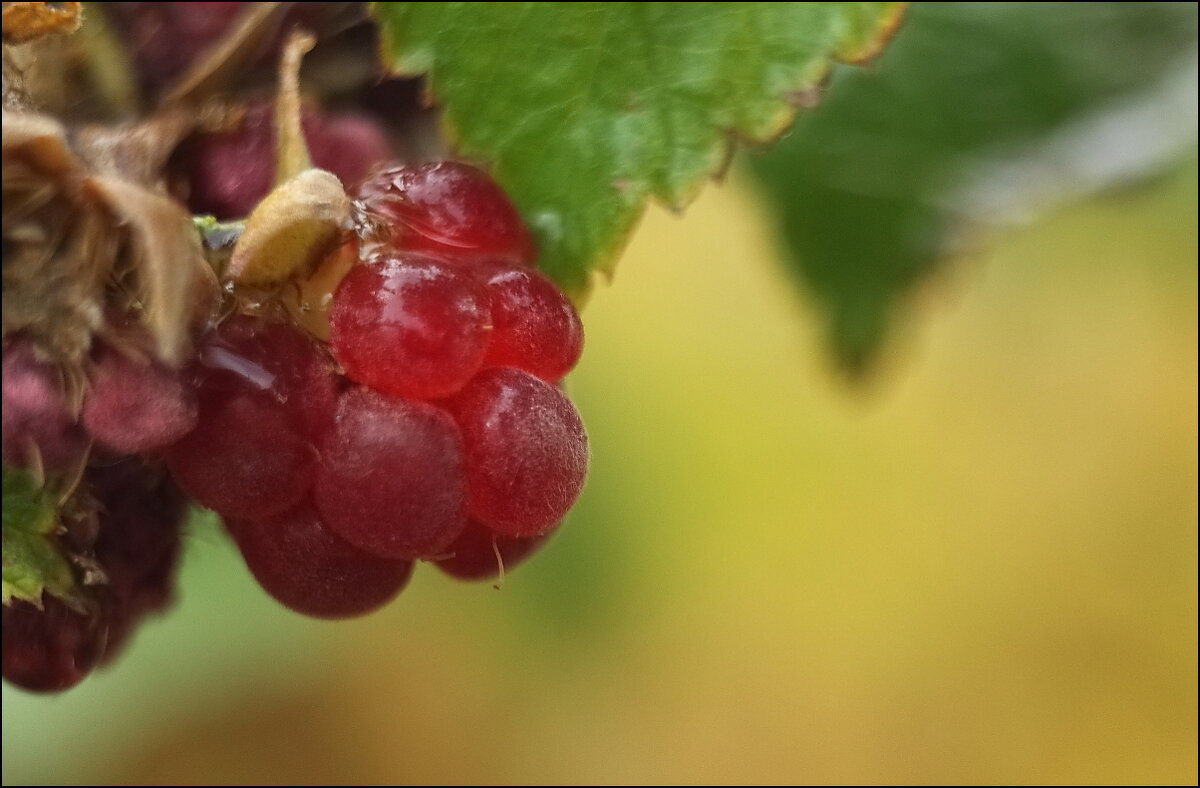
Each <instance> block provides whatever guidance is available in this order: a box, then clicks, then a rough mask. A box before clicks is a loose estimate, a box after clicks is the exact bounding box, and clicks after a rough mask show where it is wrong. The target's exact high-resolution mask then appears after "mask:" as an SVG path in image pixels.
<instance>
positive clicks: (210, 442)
mask: <svg viewBox="0 0 1200 788" xmlns="http://www.w3.org/2000/svg"><path fill="white" fill-rule="evenodd" d="M316 459H317V451H316V449H315V447H314V446H313V444H312V442H311V441H310V440H309V438H308V437H307V436H306V435H305V434H304V433H303V432H302V431H301V430H300V429H298V428H297V427H296V424H295V422H294V421H293V420H292V419H290V418H289V417H288V414H287V413H286V412H284V411H283V410H282V409H281V408H280V407H279V405H278V403H276V402H274V401H272V400H271V399H269V398H268V397H267V396H266V395H265V394H263V393H262V392H247V393H241V394H233V395H230V396H217V395H213V396H209V397H202V399H201V402H200V415H199V419H198V421H197V424H196V429H194V430H192V432H191V433H189V434H188V435H187V436H185V437H184V438H183V439H182V440H180V441H179V442H178V443H176V444H175V445H174V446H172V447H171V448H170V449H169V450H168V452H167V465H168V467H169V468H170V469H171V473H172V475H173V476H174V477H175V480H176V481H177V482H178V483H179V486H180V487H182V488H183V489H184V491H185V492H187V493H188V494H189V495H191V496H192V497H193V498H195V499H196V500H197V501H198V502H200V503H201V504H203V505H204V506H207V507H208V508H210V509H214V510H216V511H217V512H219V513H220V514H222V515H225V516H226V517H238V518H244V519H248V520H260V519H263V518H266V517H271V516H273V515H276V514H279V513H281V512H283V511H286V510H287V509H290V508H291V507H293V506H295V505H296V504H297V503H299V502H300V500H301V499H302V498H303V497H304V496H305V495H306V494H307V493H308V490H309V488H310V487H311V485H312V479H313V473H314V469H315V466H316Z"/></svg>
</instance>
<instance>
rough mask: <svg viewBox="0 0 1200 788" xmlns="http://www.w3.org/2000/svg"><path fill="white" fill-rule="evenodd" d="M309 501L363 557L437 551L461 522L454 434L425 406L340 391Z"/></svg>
mask: <svg viewBox="0 0 1200 788" xmlns="http://www.w3.org/2000/svg"><path fill="white" fill-rule="evenodd" d="M315 501H316V504H317V509H318V511H320V513H321V516H322V518H323V519H324V520H325V522H326V523H328V525H329V527H330V528H331V529H333V530H334V531H335V532H336V533H337V534H338V535H339V536H341V537H342V538H343V539H345V540H346V541H347V542H349V543H350V544H352V545H354V546H355V547H358V548H360V549H362V550H366V551H367V552H369V553H372V554H374V555H377V556H381V557H383V558H403V559H415V558H428V557H431V556H436V555H440V554H442V553H444V552H445V550H446V548H447V547H449V545H450V543H451V542H453V541H454V539H455V537H457V536H458V535H459V534H460V533H461V532H462V529H463V527H464V525H465V524H466V513H465V510H466V493H465V490H464V487H463V457H462V438H461V437H460V436H459V434H458V428H457V427H455V426H454V422H453V421H452V420H451V419H450V417H449V416H448V415H446V414H445V413H443V412H442V411H441V410H439V409H437V408H435V407H433V406H431V405H426V404H423V403H416V402H408V401H406V400H402V399H399V398H395V397H389V396H387V395H384V394H380V393H379V392H376V391H372V390H370V389H367V388H354V389H351V390H349V391H347V392H346V393H344V394H343V395H342V396H341V399H340V400H339V401H338V408H337V421H336V423H335V425H334V428H333V431H332V432H331V434H330V436H329V438H328V439H327V440H326V442H325V448H324V454H323V456H322V458H321V467H320V470H319V472H318V474H317V483H316V490H315Z"/></svg>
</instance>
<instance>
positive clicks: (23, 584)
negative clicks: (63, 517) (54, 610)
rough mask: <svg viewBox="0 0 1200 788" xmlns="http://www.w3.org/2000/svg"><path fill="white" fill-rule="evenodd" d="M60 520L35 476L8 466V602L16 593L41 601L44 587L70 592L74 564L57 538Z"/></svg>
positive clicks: (5, 594) (5, 583) (60, 593)
mask: <svg viewBox="0 0 1200 788" xmlns="http://www.w3.org/2000/svg"><path fill="white" fill-rule="evenodd" d="M57 524H58V522H57V518H56V517H55V511H54V506H53V504H52V503H51V502H49V501H47V500H46V496H45V494H44V493H43V491H42V489H41V488H39V487H38V485H37V483H36V482H35V481H34V479H33V477H32V476H30V475H29V474H28V473H25V472H23V471H17V470H13V469H10V468H5V469H4V525H3V534H4V572H3V584H2V596H3V601H4V602H5V603H6V604H7V603H8V601H9V600H10V599H12V598H13V597H16V598H17V599H24V600H28V601H30V602H35V603H38V602H40V600H41V598H42V591H43V590H45V591H49V592H50V593H51V594H54V595H55V596H60V597H65V596H67V595H69V594H70V592H71V588H72V585H73V581H72V576H71V567H70V565H69V564H68V563H67V560H66V558H64V557H63V555H62V553H61V552H59V549H58V545H57V544H56V543H55V541H54V530H55V528H56V527H57Z"/></svg>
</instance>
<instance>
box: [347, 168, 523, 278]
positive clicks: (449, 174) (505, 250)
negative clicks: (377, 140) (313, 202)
mask: <svg viewBox="0 0 1200 788" xmlns="http://www.w3.org/2000/svg"><path fill="white" fill-rule="evenodd" d="M355 196H356V198H357V199H358V201H359V205H360V207H361V211H362V214H363V227H362V232H363V233H364V234H365V235H366V237H367V238H368V239H369V240H372V241H375V242H377V243H381V244H383V245H385V246H386V247H387V248H395V249H400V250H402V251H406V252H418V253H421V254H426V255H432V256H435V257H442V258H445V259H447V260H457V261H464V262H475V261H480V260H496V261H500V262H504V263H507V264H509V265H528V264H531V263H532V262H533V259H534V257H535V253H534V248H533V242H532V240H531V239H530V237H529V233H528V232H527V231H526V229H525V225H524V224H523V223H522V221H521V216H520V214H519V213H517V209H516V208H515V207H513V204H512V202H510V201H509V199H508V196H507V195H505V193H504V192H503V190H501V189H500V187H499V186H497V185H496V183H495V182H494V181H492V179H491V178H490V177H489V176H488V175H487V173H485V172H483V171H482V170H479V169H477V168H475V167H472V166H471V165H469V164H463V163H461V162H453V161H438V162H430V163H427V164H401V165H395V164H392V165H388V166H387V167H385V168H383V169H379V170H377V171H375V172H374V173H372V174H371V175H370V177H369V178H367V179H366V180H365V181H363V183H362V184H361V185H360V186H359V188H358V191H357V193H356V195H355Z"/></svg>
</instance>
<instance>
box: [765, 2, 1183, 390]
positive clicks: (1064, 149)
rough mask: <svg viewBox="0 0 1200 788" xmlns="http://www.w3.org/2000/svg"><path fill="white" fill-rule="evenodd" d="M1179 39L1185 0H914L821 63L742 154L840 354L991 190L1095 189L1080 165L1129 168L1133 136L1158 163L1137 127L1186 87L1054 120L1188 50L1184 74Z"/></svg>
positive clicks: (928, 264) (874, 337) (1147, 136)
mask: <svg viewBox="0 0 1200 788" xmlns="http://www.w3.org/2000/svg"><path fill="white" fill-rule="evenodd" d="M1195 46H1196V6H1195V4H1193V3H916V4H914V5H913V8H912V11H911V12H910V13H909V15H908V18H907V19H906V20H905V25H904V31H903V33H902V34H901V35H900V36H898V37H897V39H896V42H895V44H894V45H893V46H890V47H888V49H887V51H886V52H885V53H884V54H883V56H882V57H880V58H879V60H878V62H877V63H875V64H873V67H872V69H870V70H869V71H867V70H861V69H844V70H840V71H839V72H838V73H837V74H835V78H834V79H833V81H832V84H831V86H830V89H829V95H828V97H827V98H826V99H825V100H824V102H823V103H822V105H821V108H820V111H818V112H812V113H807V114H805V115H803V116H801V117H800V118H799V119H798V121H797V123H796V125H795V127H794V128H793V129H792V131H791V132H790V133H789V134H788V136H787V137H786V138H785V139H783V140H781V141H780V142H779V144H778V145H776V146H774V147H773V148H772V149H771V150H770V151H767V152H766V153H764V154H761V155H756V156H751V157H748V160H749V163H750V164H751V166H752V168H753V170H754V172H755V173H756V174H757V175H758V177H759V179H760V181H761V183H762V185H763V187H764V189H765V191H766V194H767V196H768V197H769V198H771V205H772V208H774V209H775V211H776V213H777V218H778V223H779V227H780V232H781V234H782V236H783V238H784V240H785V242H786V244H787V247H788V251H790V252H791V257H792V259H791V260H790V261H789V264H790V268H791V270H792V271H793V272H794V273H795V275H796V278H797V280H798V281H799V282H801V283H802V284H803V285H804V286H805V287H806V288H809V289H811V290H812V291H813V292H814V293H815V294H816V296H817V298H818V301H819V303H820V304H821V306H822V308H823V309H824V310H825V312H826V314H827V316H828V319H829V324H830V325H829V334H830V341H831V344H832V345H833V346H834V350H835V352H836V354H837V356H838V358H839V359H840V360H841V362H842V363H843V364H844V365H845V366H846V368H847V369H848V370H849V371H852V372H853V371H859V370H864V369H866V368H869V366H870V363H871V361H872V359H873V358H874V356H875V354H876V353H877V351H878V349H879V347H880V344H881V342H882V341H883V340H884V338H885V336H886V332H887V328H888V326H889V324H890V323H891V322H892V321H893V319H894V314H893V313H894V311H895V307H896V305H897V303H898V302H900V300H901V299H902V297H903V296H904V295H905V294H906V293H908V292H909V291H911V290H912V289H913V288H914V287H915V286H916V285H917V284H919V283H920V282H921V281H922V280H923V279H924V277H926V276H927V275H928V274H929V273H930V272H931V271H933V270H934V268H935V266H936V264H937V263H938V261H939V259H941V258H943V257H945V256H946V255H947V254H948V253H949V252H951V251H953V247H952V246H951V244H952V243H953V242H954V240H955V238H956V236H957V235H958V233H959V231H960V230H961V229H962V226H963V222H964V221H967V220H976V221H978V220H980V219H983V220H989V221H990V220H993V219H994V218H995V212H994V211H992V210H990V209H991V208H992V207H993V205H995V204H996V203H997V201H998V200H999V199H1000V198H1001V197H1002V196H1003V195H1002V193H1004V192H1012V195H1011V198H1010V199H1012V200H1013V202H1012V203H1011V204H1009V205H1002V206H1000V207H1003V208H1006V209H1008V210H1009V211H1010V212H1011V211H1013V210H1017V211H1021V212H1027V211H1028V209H1029V208H1030V207H1031V206H1030V205H1029V202H1030V201H1031V198H1033V201H1034V202H1036V200H1037V198H1039V197H1044V196H1046V195H1044V194H1042V193H1039V189H1041V187H1045V186H1047V185H1048V184H1049V185H1051V186H1052V187H1053V190H1054V191H1056V192H1059V193H1062V194H1064V195H1068V194H1071V193H1076V194H1077V193H1079V192H1081V191H1083V190H1086V189H1089V188H1092V189H1094V188H1096V187H1097V186H1100V185H1104V184H1105V183H1109V182H1112V181H1113V180H1114V178H1113V177H1112V176H1104V175H1093V173H1096V172H1099V173H1106V172H1112V173H1117V174H1119V175H1120V176H1122V177H1129V176H1130V175H1131V174H1133V173H1132V172H1131V171H1130V170H1131V168H1130V167H1129V166H1128V164H1129V163H1130V162H1136V161H1138V158H1137V156H1138V155H1139V153H1140V154H1141V156H1142V159H1144V160H1145V162H1146V163H1147V164H1150V165H1153V164H1159V165H1161V164H1162V163H1163V161H1162V160H1161V157H1160V158H1159V159H1157V160H1156V159H1155V157H1154V156H1153V154H1151V153H1149V152H1148V151H1149V150H1150V149H1151V148H1152V145H1153V144H1154V140H1153V139H1151V138H1152V137H1154V136H1155V134H1156V133H1157V132H1156V128H1158V127H1162V126H1164V125H1169V124H1170V122H1171V119H1172V117H1173V114H1180V113H1182V114H1183V116H1184V117H1185V118H1186V113H1187V109H1186V108H1187V106H1188V104H1187V100H1186V98H1182V99H1178V100H1174V102H1173V103H1174V104H1175V106H1176V109H1175V110H1174V111H1173V112H1172V111H1171V110H1170V108H1169V106H1168V107H1167V108H1165V109H1164V106H1163V105H1170V104H1171V103H1172V101H1166V102H1162V103H1161V104H1160V105H1156V107H1155V111H1154V112H1151V113H1150V116H1151V117H1149V122H1140V123H1134V124H1132V125H1131V124H1128V123H1126V124H1125V125H1124V126H1123V127H1122V128H1124V129H1126V131H1125V133H1124V134H1123V135H1117V136H1116V137H1113V135H1112V134H1109V135H1107V138H1105V139H1099V140H1097V139H1095V138H1093V139H1084V138H1081V137H1078V136H1072V137H1070V138H1066V139H1064V138H1062V137H1058V136H1055V135H1059V134H1061V133H1063V132H1064V131H1072V130H1074V129H1075V124H1082V123H1083V122H1084V121H1085V120H1086V119H1088V118H1092V117H1094V116H1095V115H1096V114H1097V113H1098V112H1101V111H1103V110H1105V109H1106V108H1109V107H1111V105H1112V102H1114V101H1121V100H1129V99H1131V98H1132V97H1134V96H1135V95H1137V94H1139V93H1141V92H1144V91H1146V90H1147V89H1155V88H1157V87H1158V86H1159V85H1161V83H1162V80H1163V79H1164V77H1165V76H1166V75H1167V74H1168V73H1174V72H1173V71H1172V69H1179V68H1181V67H1184V68H1186V67H1187V63H1188V61H1189V60H1190V64H1191V65H1190V69H1191V73H1192V74H1194V73H1195V71H1194V69H1195ZM1185 76H1186V74H1185ZM1194 79H1195V78H1194V76H1192V77H1191V80H1192V83H1191V84H1185V85H1184V86H1183V87H1184V89H1190V90H1191V91H1192V96H1193V98H1192V101H1193V102H1194V96H1195V85H1194ZM1191 106H1192V107H1193V108H1192V109H1191V113H1192V114H1191V119H1190V129H1191V132H1190V134H1194V133H1195V132H1194V129H1195V109H1194V106H1195V105H1194V103H1193V104H1192V105H1191ZM1185 123H1188V122H1187V121H1186V120H1185ZM1048 142H1056V143H1057V144H1056V145H1052V146H1050V148H1049V149H1044V148H1043V147H1042V146H1044V145H1046V144H1047V143H1048ZM1185 144H1186V141H1185ZM1190 146H1191V149H1192V150H1193V151H1194V150H1195V141H1194V138H1193V139H1191V140H1190ZM1086 157H1090V163H1089V161H1088V159H1087V158H1086ZM1120 168H1124V169H1120ZM1118 170H1120V171H1119V173H1118V172H1117V171H1118ZM997 176H998V177H997ZM1022 189H1023V190H1024V192H1026V193H1018V192H1019V190H1022ZM1041 191H1042V192H1044V191H1046V190H1045V189H1041ZM980 197H985V198H988V199H987V200H986V202H984V201H983V200H981V199H979V198H980ZM969 198H974V199H969ZM1033 207H1037V205H1036V204H1035V205H1034V206H1033Z"/></svg>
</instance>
